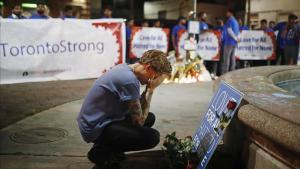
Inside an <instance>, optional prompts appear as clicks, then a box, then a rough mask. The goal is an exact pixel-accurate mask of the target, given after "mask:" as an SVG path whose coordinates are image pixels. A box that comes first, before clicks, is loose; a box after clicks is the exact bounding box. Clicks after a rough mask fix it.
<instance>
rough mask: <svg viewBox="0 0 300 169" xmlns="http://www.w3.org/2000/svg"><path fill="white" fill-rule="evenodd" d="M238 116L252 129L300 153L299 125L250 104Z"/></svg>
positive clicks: (243, 107)
mask: <svg viewBox="0 0 300 169" xmlns="http://www.w3.org/2000/svg"><path fill="white" fill-rule="evenodd" d="M237 117H238V119H239V120H240V121H241V122H243V123H244V124H245V125H246V126H248V127H250V128H251V129H253V130H255V131H258V132H259V133H261V134H262V135H264V136H266V137H268V138H269V139H271V140H272V141H274V142H276V143H278V144H280V145H283V146H284V147H286V148H288V149H289V150H291V151H294V152H296V153H298V154H300V142H299V140H300V126H299V125H296V124H294V123H290V122H289V121H286V120H283V119H280V118H278V117H276V116H274V115H272V114H270V113H267V112H265V111H263V110H260V109H258V108H256V107H254V106H253V105H250V104H248V105H244V106H242V107H241V108H240V109H239V112H238V114H237Z"/></svg>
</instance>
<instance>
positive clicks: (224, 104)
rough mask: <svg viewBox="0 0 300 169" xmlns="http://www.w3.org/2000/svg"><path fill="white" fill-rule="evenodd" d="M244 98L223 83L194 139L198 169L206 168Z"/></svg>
mask: <svg viewBox="0 0 300 169" xmlns="http://www.w3.org/2000/svg"><path fill="white" fill-rule="evenodd" d="M243 96H244V94H243V93H241V92H240V91H238V90H236V89H235V88H233V87H232V86H230V85H228V84H227V83H225V82H223V81H222V82H221V84H220V86H219V89H218V90H217V92H216V93H215V95H214V97H213V99H212V100H211V102H210V104H209V107H208V109H207V111H206V113H205V116H204V118H203V119H202V121H201V123H200V125H199V127H198V128H197V130H196V133H195V135H194V137H193V142H194V145H195V146H194V148H193V150H194V151H195V152H197V154H198V156H199V158H200V163H199V166H198V169H205V168H206V166H207V164H208V162H209V160H210V159H211V157H212V155H213V153H214V151H215V150H216V148H217V146H218V144H219V142H220V140H221V139H222V137H223V133H224V129H225V128H226V127H227V126H228V125H229V123H230V121H231V119H232V118H233V116H234V114H235V112H236V110H237V108H238V107H239V105H240V103H241V101H242V99H243Z"/></svg>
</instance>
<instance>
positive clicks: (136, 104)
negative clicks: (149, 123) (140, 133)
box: [128, 99, 143, 115]
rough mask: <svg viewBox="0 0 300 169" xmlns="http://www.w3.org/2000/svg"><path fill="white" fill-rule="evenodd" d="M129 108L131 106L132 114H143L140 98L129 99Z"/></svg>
mask: <svg viewBox="0 0 300 169" xmlns="http://www.w3.org/2000/svg"><path fill="white" fill-rule="evenodd" d="M128 108H129V112H130V114H134V115H143V111H142V107H141V103H140V101H139V100H138V99H137V100H131V101H129V102H128Z"/></svg>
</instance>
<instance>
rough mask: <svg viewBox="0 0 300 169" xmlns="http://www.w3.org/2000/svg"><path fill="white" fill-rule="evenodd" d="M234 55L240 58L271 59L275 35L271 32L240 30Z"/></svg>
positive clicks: (273, 52) (273, 55)
mask: <svg viewBox="0 0 300 169" xmlns="http://www.w3.org/2000/svg"><path fill="white" fill-rule="evenodd" d="M240 40H241V41H240V42H239V43H238V46H237V48H236V51H235V55H236V57H237V58H238V59H240V60H273V59H275V58H276V52H275V51H276V45H275V44H276V37H275V34H274V33H273V32H264V31H242V32H241V34H240Z"/></svg>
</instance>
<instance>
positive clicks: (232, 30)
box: [221, 9, 240, 75]
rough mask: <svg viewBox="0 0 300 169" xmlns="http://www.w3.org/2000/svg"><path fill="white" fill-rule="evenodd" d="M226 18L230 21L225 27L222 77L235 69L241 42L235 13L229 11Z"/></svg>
mask: <svg viewBox="0 0 300 169" xmlns="http://www.w3.org/2000/svg"><path fill="white" fill-rule="evenodd" d="M226 17H227V18H228V20H227V22H226V25H225V31H226V33H225V37H224V51H223V57H222V58H221V74H222V75H223V74H225V73H227V72H228V71H231V70H234V69H235V66H236V62H235V49H236V46H237V44H238V42H239V39H238V35H239V33H240V30H239V24H238V22H237V20H236V19H235V18H234V11H233V10H232V9H228V10H227V12H226Z"/></svg>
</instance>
